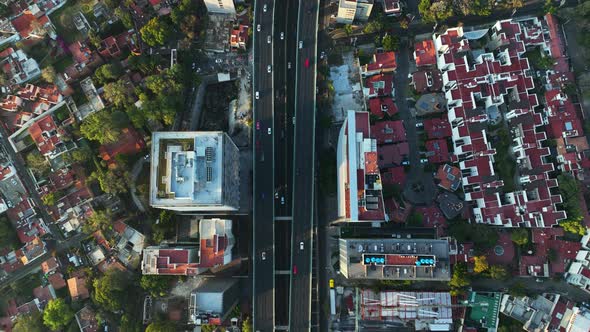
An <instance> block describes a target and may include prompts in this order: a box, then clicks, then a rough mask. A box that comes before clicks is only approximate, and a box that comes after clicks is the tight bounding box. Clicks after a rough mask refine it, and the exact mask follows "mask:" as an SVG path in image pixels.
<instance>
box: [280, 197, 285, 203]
mask: <svg viewBox="0 0 590 332" xmlns="http://www.w3.org/2000/svg"><path fill="white" fill-rule="evenodd" d="M281 205H285V196H281Z"/></svg>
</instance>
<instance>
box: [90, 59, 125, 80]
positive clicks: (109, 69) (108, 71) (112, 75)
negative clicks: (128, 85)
mask: <svg viewBox="0 0 590 332" xmlns="http://www.w3.org/2000/svg"><path fill="white" fill-rule="evenodd" d="M121 74H123V68H121V64H120V63H119V62H118V61H115V62H113V63H107V64H104V65H102V66H100V67H98V68H96V70H95V71H94V77H95V78H96V80H97V81H98V83H100V84H105V83H108V82H112V81H114V80H116V79H117V78H118V77H119V76H121Z"/></svg>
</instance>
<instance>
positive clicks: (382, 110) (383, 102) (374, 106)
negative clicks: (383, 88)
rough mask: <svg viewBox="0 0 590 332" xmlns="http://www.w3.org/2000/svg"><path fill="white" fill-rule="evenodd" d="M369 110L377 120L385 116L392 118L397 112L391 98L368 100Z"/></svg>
mask: <svg viewBox="0 0 590 332" xmlns="http://www.w3.org/2000/svg"><path fill="white" fill-rule="evenodd" d="M369 110H370V111H371V115H374V116H376V117H377V118H379V119H383V117H384V116H385V115H386V114H387V115H388V116H390V117H391V116H394V115H396V114H397V112H398V110H397V106H396V105H395V103H394V102H393V98H391V97H378V98H371V99H369Z"/></svg>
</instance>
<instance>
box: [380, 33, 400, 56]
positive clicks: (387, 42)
mask: <svg viewBox="0 0 590 332" xmlns="http://www.w3.org/2000/svg"><path fill="white" fill-rule="evenodd" d="M382 44H383V49H384V50H386V51H388V52H389V51H397V50H399V37H398V36H392V35H385V36H384V37H383V41H382Z"/></svg>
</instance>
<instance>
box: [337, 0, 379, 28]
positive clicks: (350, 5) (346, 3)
mask: <svg viewBox="0 0 590 332" xmlns="http://www.w3.org/2000/svg"><path fill="white" fill-rule="evenodd" d="M373 3H374V1H373V0H340V1H339V2H338V15H337V16H336V22H338V23H343V24H352V22H353V21H355V20H356V21H361V22H366V21H367V20H369V16H371V11H372V10H373Z"/></svg>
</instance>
